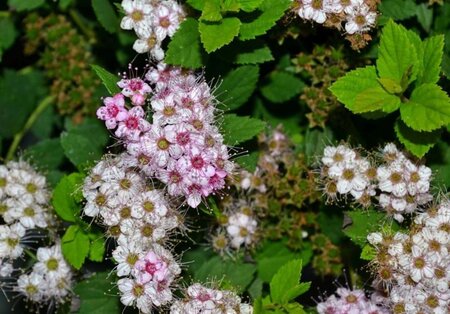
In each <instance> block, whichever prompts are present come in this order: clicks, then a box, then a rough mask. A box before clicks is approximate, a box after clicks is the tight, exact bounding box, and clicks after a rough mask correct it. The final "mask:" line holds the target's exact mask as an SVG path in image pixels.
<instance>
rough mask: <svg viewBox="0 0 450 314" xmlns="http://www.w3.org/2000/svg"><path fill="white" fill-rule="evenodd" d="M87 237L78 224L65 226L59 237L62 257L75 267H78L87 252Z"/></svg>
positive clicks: (88, 243)
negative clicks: (65, 228)
mask: <svg viewBox="0 0 450 314" xmlns="http://www.w3.org/2000/svg"><path fill="white" fill-rule="evenodd" d="M89 246H90V242H89V237H88V236H87V234H85V233H84V232H83V230H81V228H80V226H78V225H71V226H69V228H67V230H66V232H65V233H64V236H63V237H62V239H61V247H62V252H63V255H64V258H65V259H66V260H67V262H69V264H70V265H72V266H73V267H74V268H75V269H80V268H81V266H82V265H83V263H84V260H85V259H86V257H87V256H88V253H89Z"/></svg>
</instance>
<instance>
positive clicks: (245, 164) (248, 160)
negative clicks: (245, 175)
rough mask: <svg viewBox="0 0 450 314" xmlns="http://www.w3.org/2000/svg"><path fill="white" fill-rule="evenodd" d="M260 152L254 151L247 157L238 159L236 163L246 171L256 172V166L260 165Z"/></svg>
mask: <svg viewBox="0 0 450 314" xmlns="http://www.w3.org/2000/svg"><path fill="white" fill-rule="evenodd" d="M258 159H259V152H258V151H253V152H251V153H249V154H247V155H243V156H239V157H236V159H235V161H236V162H237V163H238V164H239V165H240V166H241V167H242V168H244V169H246V170H247V171H250V172H254V171H255V170H256V166H257V165H258Z"/></svg>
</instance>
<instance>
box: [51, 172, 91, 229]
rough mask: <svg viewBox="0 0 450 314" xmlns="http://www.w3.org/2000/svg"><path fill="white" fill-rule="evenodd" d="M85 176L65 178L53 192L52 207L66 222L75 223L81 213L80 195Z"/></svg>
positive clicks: (74, 174)
mask: <svg viewBox="0 0 450 314" xmlns="http://www.w3.org/2000/svg"><path fill="white" fill-rule="evenodd" d="M83 179H84V177H83V175H82V174H80V173H72V174H70V175H68V176H64V177H63V178H62V179H61V180H60V181H59V183H58V184H57V185H56V187H55V189H54V190H53V195H52V205H53V208H54V209H55V211H56V213H57V214H58V216H59V217H61V218H62V219H64V220H65V221H70V222H75V221H76V220H77V218H78V214H79V212H80V205H79V204H77V201H80V198H79V195H77V193H80V191H81V185H82V183H83Z"/></svg>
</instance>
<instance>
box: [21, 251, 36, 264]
mask: <svg viewBox="0 0 450 314" xmlns="http://www.w3.org/2000/svg"><path fill="white" fill-rule="evenodd" d="M24 251H25V254H27V255H28V256H29V257H31V258H32V259H33V260H34V261H37V257H36V254H34V253H33V252H31V251H30V250H29V249H24Z"/></svg>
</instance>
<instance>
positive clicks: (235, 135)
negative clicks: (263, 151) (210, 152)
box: [222, 114, 266, 146]
mask: <svg viewBox="0 0 450 314" xmlns="http://www.w3.org/2000/svg"><path fill="white" fill-rule="evenodd" d="M265 127H266V123H265V122H264V121H261V120H259V119H255V118H250V117H241V116H237V115H235V114H226V115H224V117H223V122H222V134H223V137H224V142H225V143H226V144H227V145H230V146H233V145H237V144H240V143H242V142H245V141H247V140H249V139H251V138H253V137H254V136H256V135H258V134H259V133H261V132H262V131H263V130H264V128H265Z"/></svg>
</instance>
